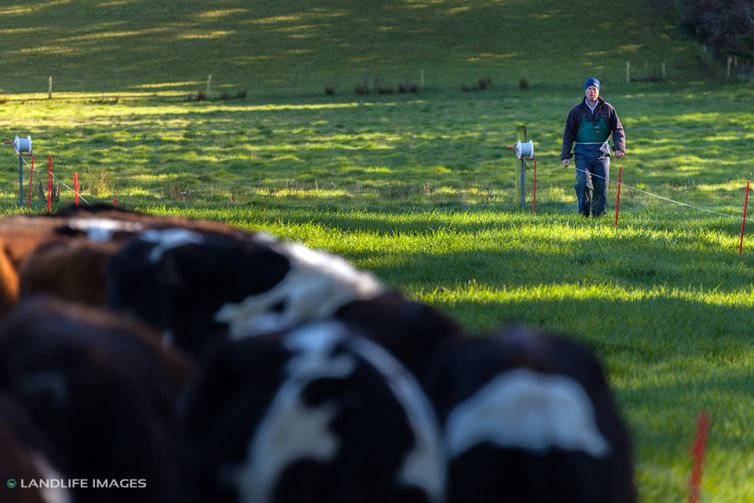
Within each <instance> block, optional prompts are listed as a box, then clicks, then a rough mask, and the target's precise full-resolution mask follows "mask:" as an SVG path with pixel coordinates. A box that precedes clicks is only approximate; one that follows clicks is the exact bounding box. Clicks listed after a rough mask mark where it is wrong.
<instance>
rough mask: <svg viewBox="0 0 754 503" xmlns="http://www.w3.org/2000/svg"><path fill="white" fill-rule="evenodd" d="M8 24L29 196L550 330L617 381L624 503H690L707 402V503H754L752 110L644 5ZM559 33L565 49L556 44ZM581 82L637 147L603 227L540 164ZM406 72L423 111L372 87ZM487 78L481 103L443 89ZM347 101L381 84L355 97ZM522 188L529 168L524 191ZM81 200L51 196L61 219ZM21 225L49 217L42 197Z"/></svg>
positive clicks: (11, 15)
mask: <svg viewBox="0 0 754 503" xmlns="http://www.w3.org/2000/svg"><path fill="white" fill-rule="evenodd" d="M605 12H610V16H608V17H607V18H606V17H605ZM0 16H2V17H3V18H4V19H5V18H7V20H8V21H9V22H10V23H12V25H13V26H5V27H4V28H2V29H0V34H2V35H3V47H4V52H3V56H4V63H5V65H6V68H8V69H9V71H8V72H6V73H5V74H4V76H0V90H1V91H2V95H1V96H0V98H2V99H3V103H2V104H1V105H0V130H2V131H3V133H2V135H3V139H5V138H10V139H12V138H13V137H14V136H15V135H16V134H18V135H20V136H26V135H27V134H30V135H31V136H32V137H33V141H34V150H35V153H36V171H35V175H34V176H35V180H36V181H39V180H40V179H42V180H44V179H45V178H44V176H45V174H44V170H45V169H46V166H47V155H48V154H52V155H53V156H54V167H55V173H56V176H57V177H59V179H60V180H62V181H64V182H65V183H68V184H69V185H70V184H72V176H73V173H74V171H76V172H78V174H79V177H80V179H81V184H82V193H83V195H84V197H86V198H87V200H89V201H91V202H92V203H94V202H97V201H106V202H109V201H111V200H112V199H113V198H114V197H117V198H118V199H119V201H120V205H121V206H125V207H128V208H133V209H137V210H142V211H148V212H154V213H160V214H176V215H185V216H191V217H196V218H211V219H216V220H222V221H226V222H229V223H231V224H233V225H237V226H240V227H244V228H248V229H255V230H265V231H268V232H271V233H273V234H275V235H277V236H280V237H281V238H284V239H291V240H296V241H301V242H303V243H305V244H307V245H309V246H312V247H316V248H322V249H326V250H329V251H332V252H334V253H338V254H342V255H344V256H345V257H346V258H348V259H349V260H351V261H352V262H353V263H354V264H356V265H357V266H358V267H362V268H365V269H369V270H371V271H373V272H374V273H375V274H377V275H378V276H379V277H380V278H381V279H382V280H383V281H385V282H386V283H387V284H388V285H389V286H391V287H394V288H397V289H400V290H402V291H404V292H405V293H406V294H407V295H409V296H410V297H411V298H414V299H417V300H421V301H424V302H428V303H430V304H432V305H435V306H437V307H438V308H440V309H442V310H443V311H445V312H447V313H448V314H450V315H451V316H453V317H454V318H456V319H457V320H458V321H459V322H460V323H461V324H462V325H463V326H464V327H465V328H466V329H467V330H468V331H469V332H471V333H474V334H480V333H485V332H487V331H490V330H494V329H496V328H499V327H500V326H501V325H504V324H508V323H513V322H522V323H526V324H529V325H532V326H535V327H541V328H543V329H546V330H550V331H554V332H558V333H564V334H567V335H568V336H569V337H573V338H575V339H577V340H580V341H582V342H585V343H587V344H589V345H590V346H591V347H593V348H594V349H595V351H597V353H598V354H599V355H600V356H601V357H602V358H603V361H604V362H605V364H606V366H607V368H608V370H609V376H610V380H611V383H612V385H613V387H614V389H615V392H616V396H617V399H618V402H619V404H620V406H621V407H622V409H623V411H624V413H625V416H626V417H627V419H628V422H629V425H630V427H631V429H632V433H633V438H634V446H635V449H636V457H637V472H636V477H637V482H638V484H639V489H640V493H641V500H642V501H657V502H662V503H665V502H667V501H682V500H684V499H685V498H686V490H687V481H688V473H689V470H690V457H689V453H688V450H689V447H690V445H691V442H692V439H693V435H694V426H695V425H694V421H695V418H696V414H697V413H698V412H699V411H701V410H707V411H709V412H710V415H711V417H712V421H713V426H712V430H711V431H710V442H709V451H708V458H707V463H706V465H705V474H704V476H705V483H704V487H703V490H704V497H705V499H706V500H710V501H716V502H718V501H719V502H731V503H733V502H735V503H738V502H740V501H747V500H754V483H753V482H752V480H754V478H753V477H752V475H753V474H754V456H751V455H750V453H749V450H750V449H748V446H750V445H754V433H752V430H751V428H750V425H751V420H752V417H753V415H752V412H751V411H752V410H754V397H752V394H751V384H752V382H751V371H752V368H754V349H753V348H754V346H752V345H751V341H750V338H751V334H752V331H754V328H752V327H754V298H753V295H754V294H753V293H752V292H754V258H753V257H754V241H752V239H751V238H750V237H749V236H747V240H746V241H745V243H744V254H743V257H738V244H739V234H738V233H739V231H740V226H741V220H740V217H741V211H742V204H743V189H744V186H745V183H746V180H747V179H751V178H754V176H753V175H754V149H752V148H751V145H750V143H751V139H752V138H754V112H752V110H754V95H753V94H752V92H751V88H750V85H747V84H732V83H725V82H719V81H717V80H716V79H717V78H719V77H720V76H721V75H723V74H724V69H721V67H719V66H715V64H714V63H713V62H711V59H710V58H709V56H708V55H707V56H705V55H703V54H702V53H701V48H700V47H698V46H697V45H696V44H694V43H693V42H691V41H690V40H681V39H679V38H678V37H677V29H676V24H675V20H674V19H673V17H672V15H669V14H668V13H663V14H662V15H658V14H657V13H656V12H654V11H652V10H650V9H649V7H648V5H647V4H645V3H635V2H628V3H626V2H609V3H608V4H606V5H604V6H601V8H600V9H594V8H593V6H592V5H591V4H588V5H587V4H586V3H585V2H582V3H581V4H578V3H577V4H569V5H565V4H562V3H558V2H552V1H549V0H543V1H542V2H539V3H537V2H535V3H534V4H532V5H529V4H526V3H525V2H520V1H515V2H507V1H506V2H478V1H472V2H460V1H456V0H421V1H417V0H391V1H387V2H377V3H374V2H373V3H371V4H369V5H367V4H363V5H362V4H359V5H356V4H354V3H353V2H346V1H344V0H334V1H333V2H329V3H328V4H327V5H319V4H306V3H303V2H283V3H280V2H273V1H268V0H264V1H259V2H255V3H254V8H249V5H248V2H242V1H241V0H228V1H225V2H223V3H222V5H221V6H218V5H214V4H212V3H207V2H204V1H199V0H186V1H185V2H182V3H181V6H180V9H176V6H175V5H174V4H167V3H164V2H161V1H149V2H147V1H146V0H129V1H118V0H114V1H105V2H102V1H96V2H92V1H89V0H84V1H81V2H71V1H62V0H61V1H56V2H51V1H44V2H42V1H34V0H32V1H31V3H28V4H24V5H22V4H18V5H15V6H3V7H0ZM576 24H579V25H580V26H582V28H581V29H580V31H579V36H574V35H573V33H569V34H564V32H563V27H564V26H572V25H576ZM521 27H525V30H524V31H525V33H526V41H525V43H522V41H521V35H520V34H521V33H522V28H521ZM62 28H65V31H61V29H62ZM605 33H610V36H609V37H606V36H605ZM585 47H586V49H585ZM585 53H589V54H588V55H586V56H585ZM627 60H630V61H632V65H633V68H635V70H634V71H635V72H637V73H636V75H637V76H638V77H641V76H642V74H643V72H644V68H645V67H646V68H647V69H648V71H651V70H652V69H653V68H654V69H655V71H656V69H657V65H658V64H659V63H660V62H661V61H665V62H667V64H668V70H669V80H668V81H667V82H657V83H651V82H648V83H637V82H633V83H631V84H625V83H624V69H625V62H626V61H627ZM705 65H707V66H708V69H707V70H704V74H703V75H700V73H699V72H700V68H702V67H704V66H705ZM209 74H212V76H213V79H212V90H211V92H210V93H209V94H208V95H207V96H206V98H207V99H206V100H203V101H196V100H195V99H194V98H196V96H197V93H198V92H200V91H201V92H205V91H206V87H207V80H208V76H209ZM587 74H595V75H598V76H599V77H600V78H602V80H603V97H605V98H606V99H607V100H608V101H610V102H611V103H613V104H614V105H615V106H616V108H617V109H618V111H619V114H620V116H621V118H622V120H623V123H624V126H625V127H626V131H627V135H628V142H629V143H628V144H629V155H628V157H626V158H625V159H624V160H623V161H617V160H615V159H613V164H612V170H611V178H612V179H613V182H612V184H611V189H610V190H611V201H610V203H611V207H610V208H609V211H608V213H609V215H608V216H607V217H606V218H603V219H601V220H587V219H582V218H580V217H578V216H577V215H575V202H574V192H573V183H574V173H573V170H572V169H563V168H562V167H560V160H559V155H560V140H561V135H562V128H563V121H564V119H565V114H566V112H567V111H568V109H569V108H570V107H571V106H572V105H573V104H574V103H576V101H578V100H579V99H580V98H581V96H582V94H581V93H582V89H581V82H583V79H584V77H585V76H586V75H587ZM50 75H52V76H53V99H48V94H47V85H48V80H47V79H48V76H50ZM420 75H422V76H423V77H424V79H425V87H424V88H423V89H422V90H421V91H420V92H419V93H418V94H413V93H409V94H398V93H396V94H391V95H379V94H377V93H375V92H373V88H374V86H375V82H376V80H377V77H378V76H379V77H380V79H382V82H383V83H384V84H385V85H388V86H396V85H397V83H398V82H400V81H403V80H404V79H405V80H408V81H411V82H414V83H418V82H419V79H420ZM485 76H489V77H491V78H492V82H493V84H492V88H491V89H488V90H485V91H484V92H462V91H461V90H460V87H461V85H462V84H473V83H475V82H476V81H477V79H479V78H481V77H485ZM522 78H526V79H527V80H528V81H529V82H530V84H531V86H530V88H529V89H527V90H522V89H520V87H519V80H520V79H522ZM364 83H366V84H367V86H368V87H370V90H371V91H372V92H371V93H370V94H368V95H356V94H355V93H354V92H353V91H354V87H355V86H357V85H362V84H364ZM325 86H333V91H334V92H335V94H334V95H328V96H326V95H325V94H324V89H325ZM240 91H244V93H242V94H246V97H245V98H241V97H237V96H236V93H238V92H240ZM245 91H248V92H247V93H245ZM222 93H226V94H227V96H225V98H227V99H221V94H222ZM189 96H191V97H192V100H191V101H189ZM519 124H526V125H527V126H528V131H529V137H530V138H532V139H533V140H534V142H535V146H536V152H537V157H538V180H537V183H538V192H537V213H536V214H532V213H531V198H530V197H529V198H527V207H526V209H525V211H522V210H521V209H520V208H519V201H518V197H517V195H516V194H515V193H514V191H515V169H516V168H515V162H514V160H513V158H512V154H511V152H510V151H508V150H505V149H504V148H503V147H505V146H506V145H510V144H512V143H513V142H514V138H515V136H514V135H515V128H516V126H517V125H519ZM619 165H623V167H624V170H623V181H624V184H625V185H624V186H623V192H622V199H621V213H620V222H619V226H618V228H617V229H614V228H613V208H612V203H613V202H614V196H615V189H616V185H615V179H616V177H617V172H618V166H619ZM17 170H18V161H17V159H16V158H15V156H14V155H13V153H12V151H11V150H10V147H5V149H0V186H2V187H4V190H3V191H0V214H3V215H6V214H11V213H18V212H25V211H26V210H21V209H19V208H18V207H17V206H16V205H17V203H18V192H17V190H18V186H17V183H18V171H17ZM24 175H25V178H24V181H25V182H26V183H28V175H29V173H28V170H27V171H26V172H25V174H24ZM531 177H532V172H531V166H529V171H528V172H527V187H528V189H529V190H530V189H531V181H532V178H531ZM35 184H36V182H35ZM27 189H28V187H24V190H27ZM637 189H640V190H641V191H646V192H647V193H644V192H641V191H640V190H637ZM667 199H671V200H673V201H668V200H667ZM72 200H73V197H72V194H71V193H70V192H69V191H66V190H64V191H63V192H62V194H61V200H60V203H59V204H58V205H56V207H57V206H61V205H64V204H69V203H71V202H72ZM679 203H683V204H684V205H686V206H683V205H681V204H679ZM32 208H33V209H32V210H31V212H32V213H39V212H43V211H45V210H46V206H45V203H43V202H42V201H40V200H39V199H38V198H36V197H35V199H34V200H33V204H32ZM749 214H750V215H751V214H754V211H751V208H750V211H749ZM748 230H749V231H750V232H751V231H752V226H751V219H750V220H749V224H748Z"/></svg>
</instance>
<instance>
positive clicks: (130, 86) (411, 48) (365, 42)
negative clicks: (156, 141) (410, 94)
mask: <svg viewBox="0 0 754 503" xmlns="http://www.w3.org/2000/svg"><path fill="white" fill-rule="evenodd" d="M0 19H2V20H3V24H2V26H3V27H2V29H0V35H2V40H3V44H2V56H3V62H4V64H5V67H6V69H7V71H6V72H4V75H3V76H2V77H0V89H2V90H4V91H5V92H29V91H32V90H39V91H46V90H47V83H48V80H47V79H48V76H49V75H52V76H53V79H54V87H55V88H56V89H58V90H60V91H84V90H89V91H96V92H101V91H105V90H107V91H117V92H125V91H133V92H143V91H149V92H156V91H171V90H180V91H185V90H201V89H203V88H204V87H206V79H207V76H208V75H209V74H212V75H213V82H214V83H215V85H216V86H217V87H216V88H217V89H221V88H223V87H225V88H227V89H230V90H234V91H235V90H237V89H247V90H248V91H249V92H251V93H263V94H276V95H291V94H297V93H306V92H317V93H319V92H321V91H322V90H323V89H324V87H325V86H326V85H328V84H335V85H336V88H337V89H340V90H343V91H345V90H348V91H350V90H351V89H353V87H354V85H356V84H358V83H359V82H361V80H362V79H363V78H364V75H365V74H366V75H367V76H368V77H367V78H368V80H369V82H370V84H371V83H373V79H374V78H375V77H377V76H381V77H382V79H383V81H384V82H387V83H392V85H396V84H397V83H398V81H399V80H401V79H410V80H413V81H415V82H418V81H419V79H420V76H421V75H420V72H421V70H422V69H423V70H424V72H425V83H426V85H428V86H430V87H432V86H434V87H437V86H440V87H442V86H452V87H458V86H460V85H461V84H462V83H463V81H468V82H470V83H472V82H475V81H476V79H478V78H479V77H482V76H487V75H488V76H491V77H492V78H493V80H494V81H496V82H502V81H506V80H507V81H510V82H518V80H519V79H520V78H522V77H525V78H527V79H529V80H530V81H532V82H540V81H545V82H550V83H557V82H561V83H564V82H569V81H574V80H575V81H580V80H582V78H583V75H584V74H586V73H594V74H600V75H601V76H602V77H603V79H609V80H615V81H618V80H622V79H623V78H624V75H625V73H624V72H625V63H626V61H628V60H630V61H632V64H633V69H634V74H635V75H637V76H639V75H642V74H644V73H645V70H648V71H649V72H651V71H655V72H659V65H660V63H662V62H663V61H665V62H667V69H668V73H669V76H670V77H675V78H687V77H688V76H689V71H690V70H692V69H694V68H695V65H696V56H697V54H696V52H698V48H697V47H696V46H695V45H694V44H691V43H689V42H687V41H681V40H679V39H678V37H677V34H676V29H675V25H674V19H673V17H672V16H671V17H667V16H659V15H657V13H656V12H655V11H653V10H651V9H650V7H649V6H648V3H647V2H645V1H644V0H634V1H630V2H620V1H615V0H609V1H607V2H602V3H601V4H600V5H599V7H596V6H594V5H593V4H592V3H590V2H586V1H583V0H580V1H569V2H560V1H557V0H538V1H536V2H530V1H523V0H485V1H480V0H472V1H465V0H387V1H379V2H353V1H349V0H326V1H320V2H296V1H290V0H256V1H253V2H249V1H243V0H222V1H214V2H211V3H208V2H205V1H199V0H179V1H177V2H166V1H153V0H112V1H93V0H81V1H76V2H71V1H65V0H58V1H53V0H50V1H43V0H30V1H29V2H16V3H14V4H10V5H8V2H6V3H5V4H4V5H3V6H1V7H0Z"/></svg>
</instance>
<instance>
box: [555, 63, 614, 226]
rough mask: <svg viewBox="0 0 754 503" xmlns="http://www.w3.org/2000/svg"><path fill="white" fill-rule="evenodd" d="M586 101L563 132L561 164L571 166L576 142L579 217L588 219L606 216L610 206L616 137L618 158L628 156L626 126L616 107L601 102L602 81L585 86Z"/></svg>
mask: <svg viewBox="0 0 754 503" xmlns="http://www.w3.org/2000/svg"><path fill="white" fill-rule="evenodd" d="M584 94H585V96H584V99H583V100H582V102H581V103H579V104H578V105H576V106H574V107H573V108H571V111H570V112H568V117H567V118H566V123H565V131H564V132H563V149H562V150H561V152H560V161H561V163H562V164H563V167H564V168H566V167H568V165H569V164H570V162H571V157H573V154H572V153H571V147H572V146H573V143H574V142H576V146H575V147H574V149H573V150H574V153H575V154H576V186H575V187H574V188H575V189H576V197H577V199H578V203H579V213H581V214H582V215H584V216H586V217H588V216H589V214H590V213H591V215H592V216H593V217H598V216H600V215H602V214H603V213H604V211H605V204H606V203H607V181H608V179H609V177H610V145H608V143H607V140H608V138H609V137H610V134H612V135H613V148H614V150H615V157H617V158H618V159H620V158H621V157H623V156H624V155H625V154H626V137H625V135H624V134H623V125H621V123H620V119H618V114H617V113H616V112H615V109H614V108H613V106H612V105H611V104H610V103H608V102H606V101H605V100H603V99H602V98H600V81H599V80H597V79H596V78H594V77H589V78H588V79H586V82H584Z"/></svg>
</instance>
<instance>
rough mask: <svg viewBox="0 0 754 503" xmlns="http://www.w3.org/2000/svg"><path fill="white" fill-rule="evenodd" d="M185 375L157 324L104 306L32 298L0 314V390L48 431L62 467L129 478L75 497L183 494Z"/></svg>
mask: <svg viewBox="0 0 754 503" xmlns="http://www.w3.org/2000/svg"><path fill="white" fill-rule="evenodd" d="M192 374H193V369H192V367H191V366H190V365H189V364H188V363H187V362H186V360H185V359H183V358H182V357H181V356H179V355H177V354H174V353H173V352H172V350H169V349H166V348H163V347H162V345H161V343H160V341H159V337H158V336H157V335H156V334H155V333H153V332H152V331H150V330H148V329H146V327H144V326H142V325H137V324H136V323H134V322H131V321H127V320H124V319H122V318H120V317H116V316H115V315H112V314H110V313H107V312H104V311H96V310H93V309H91V308H85V307H83V306H81V305H76V304H71V303H63V302H61V301H57V300H54V299H52V298H35V299H32V300H29V301H25V302H22V303H21V304H20V305H19V306H18V307H17V308H16V309H14V310H13V311H11V312H10V313H9V314H8V315H7V316H6V318H4V319H3V320H2V322H0V390H2V391H3V392H5V393H7V394H8V395H10V396H11V397H13V399H14V400H16V401H17V402H18V403H19V404H20V405H21V406H22V407H23V408H24V409H25V410H26V411H27V412H28V415H29V417H30V418H31V419H32V420H33V421H34V423H35V424H36V425H37V427H38V428H39V430H40V431H41V432H42V433H43V434H44V435H45V436H46V438H47V439H49V441H50V443H51V444H52V445H53V447H54V449H55V451H56V452H58V453H59V455H60V457H59V463H57V464H56V468H57V469H58V470H60V472H61V474H62V475H63V476H64V477H65V478H87V479H95V478H97V479H102V480H106V481H111V480H117V481H118V483H120V481H123V480H126V481H136V482H129V484H131V483H133V484H136V485H137V487H136V488H133V489H130V490H125V491H124V490H115V491H112V490H97V489H92V488H89V489H75V490H73V493H74V496H75V501H76V502H87V501H91V502H102V501H109V502H115V501H123V502H126V501H145V502H146V501H149V502H159V503H165V502H171V501H175V502H181V501H186V498H187V496H188V494H189V491H190V488H189V486H188V485H187V484H186V479H185V475H186V471H185V470H184V467H185V465H184V463H183V460H184V459H185V452H184V446H185V444H184V443H183V440H184V438H183V436H182V433H181V432H182V428H181V425H180V421H179V419H178V415H177V412H176V403H177V401H178V399H179V396H180V395H181V393H182V391H183V390H185V388H186V386H187V385H188V382H189V381H190V379H191V378H192ZM140 480H141V481H143V482H139V481H140ZM142 485H143V486H145V487H139V486H142Z"/></svg>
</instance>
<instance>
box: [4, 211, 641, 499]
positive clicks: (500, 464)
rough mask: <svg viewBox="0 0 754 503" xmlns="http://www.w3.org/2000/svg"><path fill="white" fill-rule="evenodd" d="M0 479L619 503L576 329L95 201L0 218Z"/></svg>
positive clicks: (617, 458)
mask: <svg viewBox="0 0 754 503" xmlns="http://www.w3.org/2000/svg"><path fill="white" fill-rule="evenodd" d="M0 477H1V478H0V483H2V487H0V501H23V502H47V503H53V502H54V503H63V502H77V503H78V502H121V501H122V502H155V503H168V502H189V503H191V502H197V503H200V502H201V503H203V502H248V503H272V502H297V503H298V502H302V503H303V502H307V503H309V502H312V503H314V502H334V503H341V502H342V503H362V502H363V503H371V502H375V503H376V502H382V503H405V502H417V503H424V502H426V503H439V502H449V503H456V502H464V503H465V502H479V503H483V502H602V503H604V502H626V503H629V502H633V501H636V490H635V487H634V482H633V470H632V458H631V450H630V439H629V436H628V433H627V429H626V426H625V424H624V421H623V419H622V418H621V417H620V415H619V413H618V410H617V408H616V405H615V403H614V400H613V398H612V396H611V392H610V389H609V387H608V384H607V381H606V378H605V375H604V372H603V369H602V366H601V365H600V363H599V361H598V360H597V359H596V358H595V357H594V355H593V354H592V353H591V352H590V351H588V350H587V349H586V348H584V347H582V346H581V345H579V344H577V343H575V342H573V341H571V340H568V339H566V338H562V337H557V336H552V335H548V334H543V333H540V332H537V331H534V330H532V329H528V328H525V327H510V328H505V329H501V330H500V331H497V332H495V333H491V334H488V335H485V336H475V337H470V336H467V335H466V334H465V333H464V330H463V329H462V328H461V327H460V326H458V325H457V324H456V323H455V322H454V321H453V320H451V319H450V318H448V317H447V316H445V315H444V314H442V313H440V312H438V311H437V310H435V309H433V308H432V307H430V306H427V305H424V304H421V303H417V302H413V301H410V300H408V299H406V298H405V297H403V296H402V295H401V294H400V293H399V292H395V291H392V290H390V289H387V288H386V287H385V286H384V285H383V284H382V283H380V281H379V280H377V279H376V278H375V277H374V276H373V275H372V274H370V273H368V272H364V271H360V270H357V269H356V268H354V267H353V266H352V265H350V264H349V263H348V262H346V261H345V260H343V259H342V258H339V257H335V256H332V255H329V254H326V253H322V252H319V251H315V250H311V249H308V248H306V247H303V246H300V245H296V244H291V243H287V242H283V241H279V240H277V239H275V238H273V237H272V236H270V235H268V234H264V233H255V232H248V231H244V230H241V229H238V228H234V227H231V226H227V225H224V224H221V223H218V222H210V221H199V220H188V219H182V218H173V217H164V216H152V215H145V214H140V213H134V212H128V211H124V210H121V209H117V208H113V207H106V206H97V207H90V208H86V209H78V208H70V209H64V210H61V211H60V212H58V213H57V214H55V215H40V216H10V217H5V218H3V219H0ZM11 479H12V480H13V484H12V483H11ZM6 480H7V481H8V482H7V487H6ZM55 480H57V481H61V482H59V483H57V484H51V483H49V482H50V481H55ZM103 481H104V483H103ZM12 485H15V487H14V488H11V487H12ZM103 487H104V488H103ZM107 487H109V488H107Z"/></svg>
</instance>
